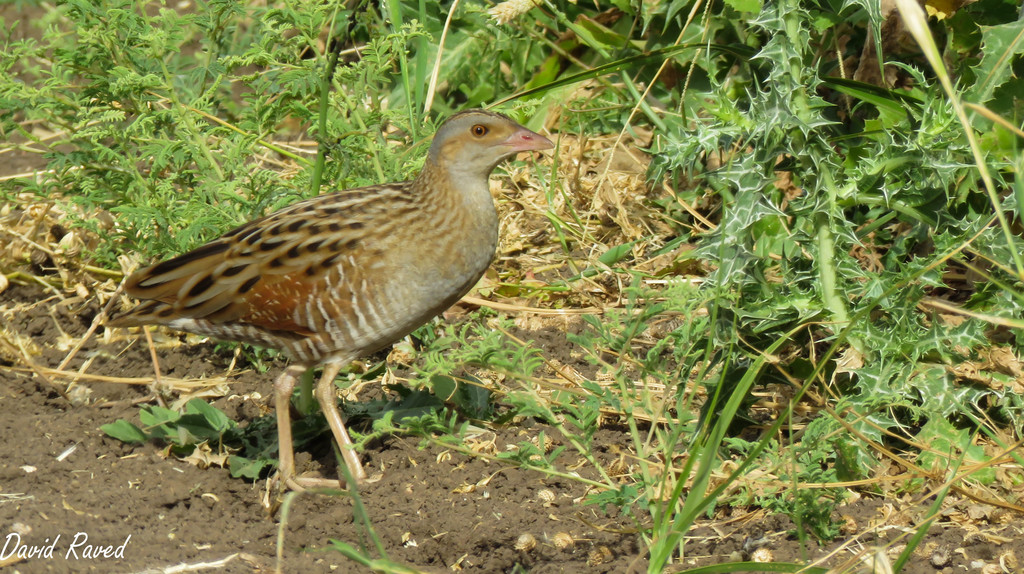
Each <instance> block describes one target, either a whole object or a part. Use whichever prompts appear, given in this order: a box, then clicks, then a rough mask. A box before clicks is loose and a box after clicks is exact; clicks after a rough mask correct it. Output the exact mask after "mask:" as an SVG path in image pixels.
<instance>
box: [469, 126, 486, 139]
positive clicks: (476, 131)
mask: <svg viewBox="0 0 1024 574" xmlns="http://www.w3.org/2000/svg"><path fill="white" fill-rule="evenodd" d="M469 131H471V132H473V135H475V136H476V137H483V136H485V135H487V131H488V130H487V126H482V125H480V124H476V125H474V126H473V127H472V128H470V130H469Z"/></svg>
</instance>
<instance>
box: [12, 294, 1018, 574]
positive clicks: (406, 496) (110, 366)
mask: <svg viewBox="0 0 1024 574" xmlns="http://www.w3.org/2000/svg"><path fill="white" fill-rule="evenodd" d="M97 312H98V306H97V305H96V304H95V302H93V301H84V302H78V303H74V302H71V303H70V304H69V303H68V301H63V302H62V301H61V298H59V297H57V296H55V295H53V294H48V293H45V292H44V291H43V290H42V289H41V288H39V287H37V286H19V285H12V286H11V287H10V288H8V289H7V290H6V291H5V292H3V293H2V294H0V319H2V324H3V326H4V338H5V340H6V341H7V342H8V343H11V342H15V343H16V344H17V345H18V346H20V347H21V349H22V351H23V352H24V353H25V355H23V356H22V359H21V360H15V358H13V357H11V356H9V354H8V353H5V354H4V356H2V357H0V407H2V408H0V433H2V436H3V437H4V440H3V441H0V525H2V527H3V531H4V535H5V536H9V533H12V532H17V533H19V534H20V535H21V540H22V542H23V543H26V544H34V545H45V544H48V543H52V542H53V541H54V540H55V539H56V537H57V536H58V535H59V536H60V539H59V540H57V544H56V547H55V551H54V553H53V556H52V557H49V558H39V557H36V558H31V559H28V560H24V561H16V562H15V563H14V564H13V565H11V566H9V570H5V571H9V572H23V573H31V572H169V571H172V569H173V568H175V567H178V568H182V570H177V571H191V570H192V569H198V567H199V566H200V565H202V564H213V563H218V564H221V566H220V567H219V569H220V571H225V572H270V571H273V570H274V568H275V567H276V566H277V564H278V561H277V557H276V556H277V547H278V545H279V544H280V545H281V547H282V561H281V566H282V569H283V571H285V572H312V573H317V572H325V573H326V572H348V571H363V569H362V568H361V567H359V566H357V565H356V564H355V563H354V562H352V561H350V560H349V559H347V558H345V557H344V556H342V555H341V554H340V553H339V552H337V551H336V550H333V549H332V548H331V540H340V541H344V542H347V543H349V544H352V545H354V546H357V547H358V546H359V544H360V541H365V540H366V529H365V528H364V527H363V526H361V525H360V524H359V523H358V522H356V520H355V518H354V515H353V504H352V501H351V499H350V498H349V497H347V496H344V495H323V494H304V495H301V496H298V497H296V498H295V499H294V501H293V502H292V506H291V510H290V513H289V515H288V518H287V520H286V521H285V527H284V528H283V529H281V528H280V526H281V523H282V512H281V510H280V507H279V505H278V503H279V501H280V498H279V495H278V493H277V492H276V491H268V490H267V481H266V480H261V481H258V482H255V483H252V482H249V481H246V480H241V479H233V478H231V477H230V475H229V473H228V471H227V470H225V469H222V468H218V467H209V468H198V467H197V466H195V465H193V464H189V463H188V462H185V461H182V460H178V459H176V458H174V457H169V456H167V454H166V450H165V449H164V448H162V446H161V445H158V444H156V443H149V444H145V445H142V446H131V445H126V444H124V443H121V442H120V441H117V440H114V439H112V438H109V437H107V436H106V435H105V434H104V433H103V432H102V431H100V430H99V427H100V425H102V424H105V423H108V422H112V421H115V420H117V419H122V418H124V419H128V420H133V421H135V422H138V408H139V407H138V403H140V402H145V401H150V400H151V399H152V398H153V393H152V392H151V390H150V389H149V387H147V386H146V385H139V384H134V385H132V384H123V383H112V382H104V381H102V380H100V379H96V378H92V379H83V381H81V382H79V383H73V384H71V385H70V386H69V385H68V384H67V378H68V377H67V375H66V374H65V375H64V376H58V377H53V375H54V373H53V372H52V371H47V370H46V369H47V368H53V367H55V366H57V365H58V364H59V363H60V362H61V360H63V359H64V357H65V356H66V355H67V353H68V343H69V342H72V341H77V340H80V338H81V337H82V335H83V334H84V333H85V331H86V329H87V328H88V327H89V325H90V324H91V322H92V319H93V318H94V316H95V315H96V314H97ZM122 333H123V331H122ZM104 339H105V337H104V336H102V335H100V336H97V337H93V338H91V339H89V340H88V342H87V343H86V344H85V346H84V347H83V348H82V349H81V350H80V351H79V352H78V354H77V356H76V358H75V359H74V361H73V362H72V363H70V364H69V365H68V366H67V367H65V370H66V371H67V372H76V371H78V370H79V369H80V368H82V367H83V365H84V364H85V363H87V362H88V363H89V364H88V366H87V371H88V373H89V374H90V375H92V376H94V377H96V376H103V375H107V376H115V377H124V378H138V379H140V380H148V379H151V377H152V372H153V371H152V364H151V361H150V358H149V351H148V349H147V348H146V345H145V343H144V342H143V341H135V342H134V343H131V341H132V339H126V338H125V336H124V335H122V336H116V333H115V336H111V337H109V338H107V340H106V341H104ZM174 341H176V336H173V335H167V336H166V337H161V336H158V338H157V342H158V345H160V346H161V350H160V357H161V366H162V370H163V373H164V376H165V377H167V378H168V379H169V380H170V381H179V382H180V381H193V382H197V383H198V382H200V381H198V379H199V378H200V377H208V378H212V379H214V380H219V379H218V377H223V376H224V373H225V371H226V368H227V366H228V365H229V364H230V362H231V360H232V357H231V355H230V354H224V353H223V352H217V351H215V350H214V349H213V345H212V343H200V344H185V345H180V344H179V345H171V344H169V343H172V342H174ZM9 351H10V350H9ZM24 356H28V357H31V360H32V362H33V365H34V368H35V372H33V368H30V367H29V366H28V365H26V364H25V363H26V361H25V360H24ZM277 370H278V369H272V370H271V372H269V373H266V374H263V375H259V374H256V373H254V372H252V371H245V370H242V371H234V373H235V374H231V375H228V377H227V380H226V383H227V389H228V390H227V393H226V395H225V396H223V397H221V398H218V399H216V400H215V401H214V404H215V405H217V406H218V407H219V408H221V409H224V410H225V411H226V412H227V413H228V414H229V415H230V416H232V417H233V418H235V419H236V420H239V421H240V422H241V423H242V424H245V423H246V422H247V421H250V420H252V419H253V418H256V417H259V416H261V415H263V414H266V413H268V412H269V411H270V408H271V406H272V405H270V404H268V402H267V400H266V399H264V398H263V397H262V395H261V394H260V393H263V394H269V393H267V391H268V390H269V386H270V385H269V382H268V381H269V380H271V377H273V376H274V375H275V374H276V372H275V371H277ZM179 388H180V387H179ZM201 388H202V389H205V390H210V389H223V387H217V386H213V385H211V384H210V383H209V382H206V383H205V384H202V385H201ZM76 389H78V390H76ZM62 394H63V395H66V396H68V397H70V399H71V400H69V398H65V396H62ZM489 430H490V432H491V433H493V434H490V435H489V436H488V437H487V439H486V440H493V442H494V448H495V449H496V450H498V451H500V450H502V449H503V448H505V445H507V444H516V443H518V442H520V441H522V440H524V439H527V438H530V437H533V436H536V435H537V434H538V433H539V432H542V431H543V432H544V433H545V434H546V435H548V436H549V437H552V438H553V439H554V440H555V441H558V439H559V436H558V433H557V432H556V431H555V430H554V429H552V428H550V427H547V426H546V425H544V424H540V423H536V422H534V423H531V424H528V425H512V426H507V427H497V428H491V429H489ZM328 441H329V439H328V438H325V439H324V440H323V441H321V442H322V444H321V445H320V446H321V447H323V445H324V444H326V443H327V442H328ZM418 442H419V441H418V439H414V438H408V437H392V438H390V439H387V440H384V441H380V442H379V443H378V444H375V445H373V446H372V447H371V448H370V449H368V450H367V451H366V452H364V453H363V459H364V462H366V463H367V464H368V466H369V468H370V469H371V470H370V472H371V474H374V473H379V474H380V475H381V476H382V478H381V480H379V481H378V482H375V483H372V484H370V485H367V486H366V487H365V488H364V489H363V490H362V492H361V497H362V504H363V505H364V506H365V508H366V511H367V514H368V516H369V519H370V521H371V522H372V526H373V528H374V530H375V532H376V533H377V535H378V536H379V538H380V540H381V543H382V545H383V548H384V551H385V552H386V555H387V556H388V557H389V558H390V559H391V560H393V561H394V562H397V563H400V564H404V565H408V566H410V567H412V568H414V569H415V570H418V571H423V572H451V571H463V572H482V573H490V572H514V571H519V572H527V571H528V572H535V573H546V572H586V573H593V572H629V571H639V572H642V571H645V570H646V561H645V543H644V540H643V538H642V537H641V536H640V535H638V534H637V533H636V525H635V523H634V522H633V520H631V519H629V518H628V517H626V516H623V515H621V514H619V513H618V512H616V511H615V510H614V509H609V510H608V512H602V511H601V509H600V508H599V507H597V506H594V505H585V504H583V503H582V501H581V498H582V497H583V496H584V494H585V488H584V487H583V486H582V485H580V484H579V483H578V482H576V481H570V480H562V479H558V478H553V477H549V476H545V475H543V474H540V473H538V472H534V471H529V470H523V469H519V468H515V467H512V466H509V465H507V464H502V463H495V462H488V461H486V460H484V459H483V458H478V457H473V456H467V455H464V454H461V453H457V452H451V451H446V450H445V449H443V448H441V447H438V446H429V447H426V448H420V447H419V446H418ZM629 442H630V441H629V438H628V436H627V435H626V434H624V433H623V432H621V431H620V430H619V429H616V428H614V427H609V428H605V429H603V430H602V431H601V432H600V433H599V436H598V437H597V440H596V445H598V446H597V448H598V450H599V451H603V452H600V456H601V457H602V458H606V459H609V460H610V458H611V455H610V454H609V453H610V452H613V451H616V450H621V449H628V445H629ZM72 447H73V448H74V450H73V452H71V453H70V454H69V455H66V456H62V453H66V451H67V450H68V449H69V448H72ZM314 450H319V451H320V452H312V453H301V452H300V454H299V457H300V461H299V464H300V466H301V467H303V468H302V470H306V471H316V472H320V473H322V474H323V475H325V476H336V470H335V468H334V467H333V465H332V463H331V460H332V459H331V456H330V453H329V452H327V451H326V448H319V449H317V448H314ZM564 458H565V460H564V461H560V462H563V463H564V464H565V465H566V466H571V465H572V464H573V463H574V462H576V461H575V460H574V458H573V457H571V456H565V457H564ZM542 490H546V491H548V492H547V493H545V494H548V493H551V494H553V495H554V498H553V499H545V498H543V496H544V495H542V494H541V491H542ZM903 507H904V501H900V500H877V499H873V498H857V499H855V502H853V503H851V504H848V505H846V506H844V507H843V509H842V518H843V519H844V520H846V521H847V523H848V533H847V534H846V535H844V537H841V538H840V540H838V541H836V542H833V543H829V544H827V545H825V546H820V547H819V546H817V545H816V544H815V543H813V542H812V543H808V544H807V545H803V544H801V543H800V542H799V541H798V540H797V539H796V538H795V537H794V536H793V535H792V534H790V533H789V532H790V530H791V529H792V524H791V523H790V522H789V521H788V520H787V519H786V518H784V517H780V516H767V515H765V514H764V513H763V512H762V511H758V510H756V509H753V510H748V509H737V508H733V509H728V508H723V509H719V510H718V511H717V512H716V515H715V516H714V517H713V519H710V520H706V521H703V522H702V523H701V524H700V525H699V526H698V527H697V528H695V529H694V530H693V531H692V532H690V533H688V535H687V542H686V553H687V554H686V556H687V558H686V560H685V563H684V565H685V566H694V565H707V564H719V563H724V562H731V561H736V560H740V559H750V557H751V553H752V552H753V551H755V550H757V549H759V548H760V549H762V550H761V551H762V552H763V551H764V549H768V550H769V551H770V552H771V555H772V558H773V559H774V560H775V561H780V562H782V561H786V562H796V561H807V560H815V559H818V558H822V557H825V556H826V555H828V554H829V553H830V552H833V551H835V554H834V555H833V556H832V558H830V559H828V560H826V561H825V562H824V565H827V566H833V567H835V566H840V565H842V564H843V563H847V562H848V561H851V560H853V559H854V556H855V555H856V554H858V553H864V552H871V551H873V549H876V548H882V549H883V552H884V551H885V550H884V549H885V548H888V551H889V552H890V556H893V555H894V553H896V552H898V551H899V550H900V549H901V548H902V545H903V544H904V543H905V540H903V541H901V540H899V537H900V536H901V535H904V533H905V532H906V529H905V528H904V526H912V523H911V521H910V520H909V519H908V518H907V517H906V514H907V512H906V511H904V510H903ZM951 512H952V510H951ZM640 520H646V517H643V516H641V517H640ZM1021 529H1022V527H1021V524H1020V522H1019V521H1018V522H1016V523H1010V524H1003V525H1001V526H991V527H990V528H987V529H978V530H977V531H973V532H968V531H965V530H963V529H961V528H960V527H958V526H955V525H954V522H953V521H947V520H942V521H940V522H939V523H938V524H936V525H935V526H933V527H932V529H931V531H930V532H929V533H928V535H927V537H926V539H925V541H924V542H923V543H922V545H921V546H920V550H919V557H918V559H916V560H914V561H913V562H912V563H911V564H910V565H909V566H908V568H907V569H905V570H904V572H910V573H934V572H958V571H964V570H975V569H977V568H976V567H977V565H979V564H992V565H994V564H997V563H998V561H999V559H1000V557H1002V558H1003V559H1004V560H1005V559H1006V558H1007V557H1008V556H1009V554H1008V552H1015V554H1016V555H1017V556H1024V543H1022V542H1021V540H1022V539H1024V538H1022V535H1021ZM78 533H85V535H87V536H88V544H95V545H102V546H107V545H113V546H115V547H117V546H120V545H121V544H123V543H124V542H125V541H126V540H127V539H128V537H129V536H130V537H131V538H130V540H128V542H127V545H126V546H125V548H124V551H123V557H117V558H103V557H99V558H93V559H86V558H84V557H80V558H78V559H74V558H73V557H67V553H68V550H69V548H70V547H71V545H72V543H73V542H74V540H75V537H76V535H78ZM526 534H529V535H532V536H533V537H534V539H535V540H536V541H537V545H536V546H535V547H534V548H532V549H530V550H521V549H517V548H516V543H517V541H518V540H519V538H520V536H522V535H526ZM565 535H568V536H569V537H571V539H572V540H573V543H572V544H571V545H570V546H568V547H566V548H559V547H558V546H556V544H555V540H556V537H557V536H565ZM6 540H7V539H6V538H5V541H6ZM371 547H372V546H371ZM370 554H371V555H376V553H374V552H370ZM852 563H853V564H856V562H855V561H854V562H852ZM933 564H934V565H933ZM972 564H973V566H974V567H972ZM684 565H679V566H678V567H677V568H675V569H674V570H676V571H677V570H682V569H684ZM935 565H938V566H939V567H936V566H935ZM517 568H518V570H517ZM1005 571H1012V570H1005Z"/></svg>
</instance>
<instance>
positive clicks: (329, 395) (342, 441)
mask: <svg viewBox="0 0 1024 574" xmlns="http://www.w3.org/2000/svg"><path fill="white" fill-rule="evenodd" d="M341 367H342V363H341V362H340V361H335V362H330V363H327V364H326V365H324V372H323V375H321V376H320V381H319V382H318V383H317V384H316V399H317V401H319V402H320V410H322V411H323V413H324V416H325V417H327V424H329V425H331V432H332V433H333V434H334V440H335V441H336V442H337V443H338V448H339V449H341V457H342V458H343V459H345V466H347V467H348V471H349V474H350V475H351V476H352V478H353V479H354V480H355V481H356V484H359V483H361V482H363V481H364V480H366V471H364V470H363V464H362V463H361V462H359V454H358V453H356V450H355V445H354V444H352V439H350V438H349V436H348V431H347V430H345V421H343V420H342V418H341V412H340V411H339V410H338V399H337V396H336V395H335V392H334V377H337V376H338V371H340V370H341Z"/></svg>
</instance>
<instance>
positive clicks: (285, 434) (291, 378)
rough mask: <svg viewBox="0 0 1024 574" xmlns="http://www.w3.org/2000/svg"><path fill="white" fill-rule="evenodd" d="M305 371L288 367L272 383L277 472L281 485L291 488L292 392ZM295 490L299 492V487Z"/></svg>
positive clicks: (302, 367)
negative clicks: (275, 425)
mask: <svg viewBox="0 0 1024 574" xmlns="http://www.w3.org/2000/svg"><path fill="white" fill-rule="evenodd" d="M305 371H306V367H304V366H301V365H290V366H289V367H288V368H287V369H285V370H284V372H283V373H281V376H279V377H277V380H276V381H274V408H275V410H276V411H277V450H278V464H277V471H278V475H279V477H280V480H281V483H282V484H285V485H287V486H289V487H291V488H295V485H294V484H293V482H294V481H293V475H294V474H295V447H294V444H293V443H292V416H291V411H290V409H291V400H292V390H293V389H294V388H295V383H296V381H298V380H299V377H301V376H302V373H304V372H305ZM297 490H301V487H299V488H298V489H297Z"/></svg>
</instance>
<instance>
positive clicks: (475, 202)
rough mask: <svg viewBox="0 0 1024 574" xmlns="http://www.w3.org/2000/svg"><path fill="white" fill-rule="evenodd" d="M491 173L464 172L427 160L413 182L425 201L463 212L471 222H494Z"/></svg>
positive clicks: (452, 165) (460, 168)
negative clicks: (492, 220)
mask: <svg viewBox="0 0 1024 574" xmlns="http://www.w3.org/2000/svg"><path fill="white" fill-rule="evenodd" d="M489 179H490V171H487V172H486V173H484V172H482V171H481V170H480V169H478V168H477V169H472V170H471V169H464V168H462V167H460V166H458V165H454V164H450V163H447V162H445V161H443V160H441V161H435V162H431V161H428V162H427V164H426V165H425V166H424V167H423V171H421V172H420V174H419V175H418V176H417V177H416V179H415V180H414V182H413V188H414V189H415V190H416V192H417V193H419V194H420V195H421V196H422V198H423V199H424V200H425V202H427V203H430V204H433V205H435V206H436V207H437V208H438V209H441V210H450V211H452V212H457V213H462V214H464V215H465V216H468V217H469V218H471V219H472V220H476V221H489V220H491V219H494V218H495V217H496V216H495V215H494V201H493V200H492V199H491V191H490V183H489Z"/></svg>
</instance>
